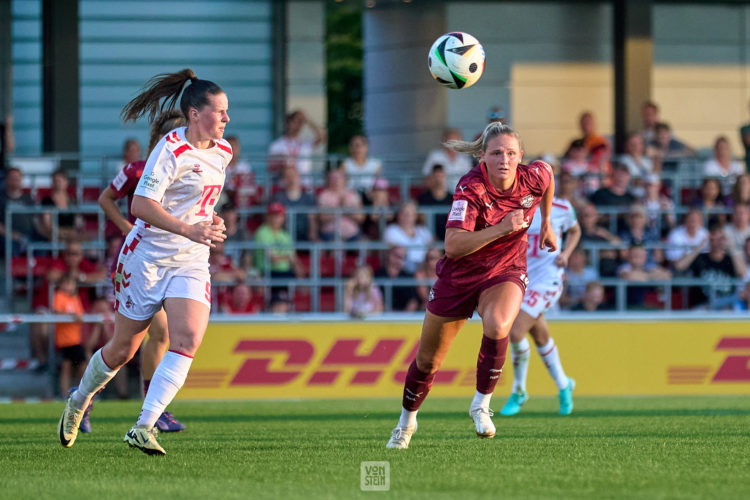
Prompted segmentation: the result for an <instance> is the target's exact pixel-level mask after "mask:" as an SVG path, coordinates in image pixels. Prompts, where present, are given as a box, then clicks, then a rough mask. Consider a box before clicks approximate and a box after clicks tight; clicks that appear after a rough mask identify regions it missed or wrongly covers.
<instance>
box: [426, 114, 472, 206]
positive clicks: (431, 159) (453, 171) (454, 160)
mask: <svg viewBox="0 0 750 500" xmlns="http://www.w3.org/2000/svg"><path fill="white" fill-rule="evenodd" d="M462 139H463V134H462V133H461V131H460V130H459V129H457V128H448V129H445V130H444V131H443V136H442V141H441V143H442V144H443V146H442V147H441V148H440V149H433V150H432V151H430V153H429V154H428V155H427V159H426V160H425V162H424V165H422V175H425V176H427V175H429V174H430V173H431V172H432V167H433V166H435V165H437V164H439V165H442V166H443V169H445V176H446V181H445V182H446V184H445V188H446V189H447V190H448V191H451V192H453V190H454V189H456V184H457V183H458V180H459V179H460V178H461V177H463V176H464V175H465V174H466V173H468V172H469V170H471V168H472V166H473V163H472V159H471V156H469V155H467V154H465V153H458V152H456V151H454V150H453V149H451V148H449V147H447V146H446V145H445V144H446V143H448V142H449V141H460V140H462Z"/></svg>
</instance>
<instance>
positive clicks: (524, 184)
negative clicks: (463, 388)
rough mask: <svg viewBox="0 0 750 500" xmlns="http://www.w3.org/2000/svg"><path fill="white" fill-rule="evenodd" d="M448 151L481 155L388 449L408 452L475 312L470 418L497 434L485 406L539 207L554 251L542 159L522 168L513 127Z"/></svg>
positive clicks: (460, 192) (484, 431) (450, 231)
mask: <svg viewBox="0 0 750 500" xmlns="http://www.w3.org/2000/svg"><path fill="white" fill-rule="evenodd" d="M447 146H448V147H451V148H453V149H455V150H456V151H458V152H461V153H469V154H472V155H474V156H477V155H478V156H479V157H480V160H481V163H480V164H479V165H477V166H476V167H474V168H472V169H471V170H470V171H469V173H468V174H466V175H464V176H463V177H462V178H461V180H460V181H459V183H458V186H457V187H456V191H455V194H454V196H453V205H452V206H451V210H450V215H449V216H448V223H447V229H446V232H445V256H444V257H443V258H442V259H440V261H439V262H438V264H437V276H438V279H437V281H436V282H435V285H434V286H433V288H432V290H431V291H430V296H429V297H428V302H427V312H426V313H425V319H424V323H423V325H422V336H421V339H420V341H419V348H418V350H417V354H416V357H415V359H414V361H412V363H411V365H410V366H409V371H408V372H407V374H406V381H405V383H404V396H403V400H402V404H403V407H402V410H401V418H400V419H399V422H398V424H397V425H396V428H395V429H393V432H392V434H391V438H390V440H389V441H388V444H387V445H386V447H387V448H396V449H405V448H408V447H409V441H410V440H411V436H412V434H414V432H415V431H416V430H417V411H418V410H419V407H420V406H421V404H422V402H423V401H424V399H425V398H426V397H427V394H428V392H429V391H430V387H431V386H432V381H433V379H434V378H435V373H436V372H437V371H438V369H439V368H440V366H441V365H442V363H443V360H444V359H445V356H446V354H447V353H448V349H449V348H450V345H451V343H452V342H453V339H454V338H455V337H456V334H458V331H459V330H460V329H461V327H462V326H463V325H464V323H466V320H467V319H468V318H470V317H471V316H472V315H473V313H474V310H475V309H476V310H477V311H478V312H479V316H481V318H482V328H483V331H484V335H483V336H482V343H481V347H480V349H479V356H478V359H477V386H476V389H477V390H476V394H475V395H474V400H473V401H472V403H471V406H470V408H469V415H470V416H471V418H472V419H473V421H474V426H475V428H476V433H477V435H478V436H480V437H482V438H492V437H494V436H495V425H494V424H493V423H492V420H491V419H490V416H491V415H492V413H491V410H490V409H489V404H490V398H491V397H492V392H493V390H494V388H495V385H496V384H497V381H498V379H499V378H500V373H501V372H502V368H503V364H504V363H505V354H506V350H507V347H508V334H509V332H510V327H511V325H512V324H513V320H514V319H515V318H516V315H517V314H518V310H519V308H520V306H521V300H522V299H523V294H524V292H525V290H526V285H527V283H528V278H527V276H526V247H527V242H526V232H525V229H526V228H527V227H528V226H529V221H530V219H531V218H532V217H533V215H534V211H535V210H536V207H537V205H540V204H541V207H542V208H541V212H542V216H541V226H542V227H541V231H540V236H539V238H538V245H539V249H540V250H544V249H546V248H550V249H552V250H555V249H556V248H557V245H556V241H555V233H554V231H553V230H552V227H551V225H550V207H551V205H552V197H553V194H554V192H555V181H554V178H553V177H552V169H551V168H550V167H549V165H547V164H546V163H544V162H534V163H532V164H531V165H528V166H526V165H521V159H522V157H523V150H522V149H521V139H520V137H519V135H518V133H517V132H515V131H514V130H513V129H512V128H510V127H508V126H506V125H503V124H501V123H490V124H489V125H487V127H486V128H485V129H484V133H483V134H482V137H480V138H479V139H477V140H476V141H473V142H464V141H452V142H449V143H448V144H447Z"/></svg>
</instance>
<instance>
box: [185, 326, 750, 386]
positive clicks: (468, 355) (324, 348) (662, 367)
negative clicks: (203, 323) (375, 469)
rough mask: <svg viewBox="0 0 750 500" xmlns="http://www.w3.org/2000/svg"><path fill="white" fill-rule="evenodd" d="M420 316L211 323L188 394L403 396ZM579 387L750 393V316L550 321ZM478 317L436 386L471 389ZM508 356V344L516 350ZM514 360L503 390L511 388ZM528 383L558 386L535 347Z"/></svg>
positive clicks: (455, 348) (460, 337) (507, 367)
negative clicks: (385, 319)
mask: <svg viewBox="0 0 750 500" xmlns="http://www.w3.org/2000/svg"><path fill="white" fill-rule="evenodd" d="M420 329H421V325H420V324H419V323H405V322H404V323H398V322H394V323H387V322H384V323H376V322H359V323H358V322H331V323H316V322H310V323H305V322H303V323H271V322H269V323H242V324H231V323H212V324H211V325H210V326H209V328H208V331H207V332H206V336H205V339H204V341H203V345H202V346H201V348H200V350H199V352H198V354H197V356H196V357H195V361H194V362H193V365H192V368H191V371H190V374H189V375H188V378H187V381H186V382H185V385H184V387H183V389H182V390H181V391H180V393H179V397H180V398H181V399H263V398H269V399H288V398H366V397H399V396H400V395H401V392H402V389H403V381H404V377H405V374H406V370H407V368H408V366H409V363H410V362H411V360H412V359H413V358H414V354H415V352H416V348H417V344H418V341H419V334H420ZM550 330H551V332H552V335H553V337H554V339H555V342H556V344H557V345H558V348H559V351H560V356H561V359H562V362H563V367H564V369H565V371H566V373H567V374H568V375H569V376H570V377H573V378H575V379H576V382H577V386H576V394H579V395H647V394H750V321H747V322H739V321H738V322H730V321H727V322H719V321H692V322H687V321H659V322H632V323H629V322H622V321H618V322H614V321H612V322H606V321H602V322H564V321H560V322H554V321H551V322H550ZM481 334H482V325H481V323H479V322H469V323H467V324H466V325H465V326H464V328H463V329H462V330H461V332H460V333H459V335H458V337H456V340H455V341H454V343H453V346H452V348H451V350H450V353H449V354H448V357H447V358H446V360H445V363H444V364H443V367H442V368H441V370H440V371H439V372H438V375H437V377H436V379H435V382H434V385H433V388H432V392H431V395H432V396H467V397H468V396H469V395H471V394H473V392H474V383H475V369H476V360H477V352H478V349H479V344H480V340H481ZM509 358H510V354H509ZM512 370H513V367H512V364H511V363H510V359H508V360H507V361H506V363H505V370H504V373H503V376H502V377H501V379H500V382H499V384H498V388H497V389H496V393H506V392H508V391H509V390H510V383H511V381H512ZM528 389H529V392H530V393H532V394H534V395H552V394H556V393H557V388H556V387H555V385H554V384H553V382H552V380H551V379H550V378H549V376H548V374H547V370H546V368H545V367H544V365H543V364H542V363H541V361H540V360H539V357H538V356H536V355H534V354H533V353H532V356H531V365H530V367H529V379H528Z"/></svg>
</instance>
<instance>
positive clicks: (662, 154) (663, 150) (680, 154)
mask: <svg viewBox="0 0 750 500" xmlns="http://www.w3.org/2000/svg"><path fill="white" fill-rule="evenodd" d="M646 156H650V157H653V158H656V159H660V160H661V165H662V170H671V171H674V170H675V169H676V168H677V164H678V163H677V162H678V160H679V159H680V158H685V157H687V156H695V151H694V150H693V149H692V148H691V147H689V146H687V145H686V144H685V143H683V142H681V141H678V140H677V139H675V138H674V137H673V136H672V128H671V127H670V126H669V124H668V123H664V122H660V123H657V124H656V125H655V126H654V139H653V140H652V141H651V143H650V144H648V146H647V147H646ZM657 161H658V160H657Z"/></svg>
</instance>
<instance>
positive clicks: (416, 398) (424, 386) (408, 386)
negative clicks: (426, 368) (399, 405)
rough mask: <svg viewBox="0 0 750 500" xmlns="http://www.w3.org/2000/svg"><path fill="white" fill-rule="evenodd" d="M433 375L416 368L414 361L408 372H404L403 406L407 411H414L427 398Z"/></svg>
mask: <svg viewBox="0 0 750 500" xmlns="http://www.w3.org/2000/svg"><path fill="white" fill-rule="evenodd" d="M434 378H435V374H434V373H433V374H429V373H425V372H423V371H420V369H419V368H417V361H416V360H414V361H412V362H411V364H410V365H409V371H408V372H406V381H405V382H404V399H403V406H404V408H406V409H407V410H409V411H416V410H418V409H419V407H420V406H422V401H424V398H426V397H427V393H428V392H430V387H432V380H433V379H434Z"/></svg>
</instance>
